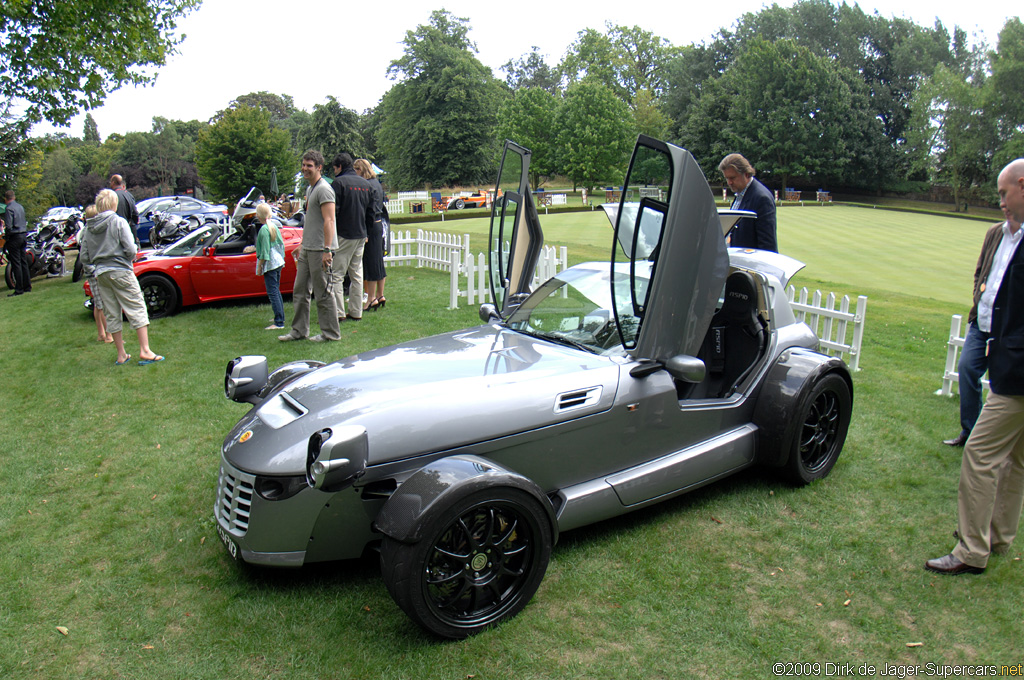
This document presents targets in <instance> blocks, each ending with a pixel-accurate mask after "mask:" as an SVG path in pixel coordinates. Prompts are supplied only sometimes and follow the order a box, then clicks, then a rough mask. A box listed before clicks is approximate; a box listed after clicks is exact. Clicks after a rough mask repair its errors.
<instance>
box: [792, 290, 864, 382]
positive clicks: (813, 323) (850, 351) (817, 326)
mask: <svg viewBox="0 0 1024 680" xmlns="http://www.w3.org/2000/svg"><path fill="white" fill-rule="evenodd" d="M786 296H787V297H788V298H789V303H790V306H791V307H792V308H793V311H794V312H795V313H796V318H797V320H798V321H803V322H804V323H806V324H807V325H808V326H810V328H811V330H812V331H814V334H815V335H817V336H818V344H819V347H820V349H821V350H822V351H823V352H825V353H826V354H829V355H831V356H840V357H842V355H843V354H846V355H848V356H849V359H846V358H845V357H843V359H844V361H846V363H847V364H848V365H849V366H850V369H851V370H854V371H859V370H860V351H861V347H862V346H863V343H864V316H865V314H866V313H867V306H868V298H867V296H864V295H859V296H857V310H856V311H855V312H854V313H852V314H851V313H850V297H849V296H848V295H844V296H843V299H842V300H840V301H839V307H838V309H837V308H836V294H835V293H829V294H828V296H827V297H826V298H825V302H824V304H822V301H821V291H820V290H816V291H814V295H813V297H812V298H811V301H810V302H808V301H807V299H808V296H809V293H808V291H807V289H806V288H801V289H800V296H799V298H797V296H796V289H795V288H794V287H793V286H790V287H789V288H787V289H786ZM851 327H852V329H853V334H852V338H851V340H850V342H849V343H847V341H846V337H847V334H848V333H849V331H850V328H851Z"/></svg>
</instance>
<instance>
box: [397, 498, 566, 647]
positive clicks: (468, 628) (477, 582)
mask: <svg viewBox="0 0 1024 680" xmlns="http://www.w3.org/2000/svg"><path fill="white" fill-rule="evenodd" d="M425 529H426V530H425V531H424V532H423V536H424V538H423V540H421V541H419V542H418V543H413V544H405V543H400V542H398V541H395V540H392V539H385V540H384V543H383V545H382V547H381V567H382V571H383V573H384V580H385V583H386V584H387V586H388V590H389V592H390V593H391V596H392V597H393V598H394V599H395V602H397V603H398V605H399V606H400V607H401V608H402V609H403V610H404V611H405V612H406V613H407V614H408V615H409V616H410V617H411V618H412V619H413V620H414V621H416V622H417V623H419V624H420V625H421V626H423V627H424V628H426V629H427V630H429V631H431V632H433V633H435V634H437V635H441V636H443V637H449V638H463V637H466V636H468V635H472V634H473V633H476V632H479V631H480V630H482V629H483V628H486V627H487V626H490V625H492V624H494V623H497V622H498V621H501V620H503V619H507V618H511V617H512V616H515V615H516V614H517V613H519V611H521V610H522V609H523V607H525V606H526V604H527V603H528V602H529V601H530V598H531V597H533V594H534V593H535V592H536V591H537V588H538V587H539V586H540V582H541V579H542V578H543V577H544V572H545V571H546V570H547V565H548V560H549V558H550V556H551V544H552V532H551V527H550V526H549V523H548V519H547V516H546V514H545V512H544V509H543V508H542V507H541V506H540V503H539V502H538V501H537V500H536V499H535V498H533V497H532V496H530V495H529V494H527V493H525V492H522V491H519V490H517V489H506V488H502V489H486V490H483V491H478V492H476V493H474V494H471V495H470V496H468V497H467V498H465V499H463V500H462V501H460V502H458V503H456V504H454V505H453V507H452V508H450V509H449V510H448V511H446V512H444V513H442V514H441V515H440V516H439V517H438V518H437V519H436V520H435V521H433V522H431V525H430V526H429V527H425Z"/></svg>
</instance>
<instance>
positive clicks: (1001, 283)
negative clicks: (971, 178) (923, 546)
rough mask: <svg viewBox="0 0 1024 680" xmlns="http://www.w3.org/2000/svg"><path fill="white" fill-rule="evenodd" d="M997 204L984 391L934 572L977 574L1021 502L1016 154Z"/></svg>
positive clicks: (982, 307) (1022, 263)
mask: <svg viewBox="0 0 1024 680" xmlns="http://www.w3.org/2000/svg"><path fill="white" fill-rule="evenodd" d="M996 187H997V188H998V189H999V206H1000V207H1001V208H1002V209H1003V210H1004V211H1005V212H1006V213H1008V214H1009V216H1010V217H1012V218H1013V220H1012V221H1011V220H1009V219H1007V221H1006V225H1005V227H1004V230H1005V231H1004V233H1003V238H1002V241H1001V242H1000V243H999V247H998V248H997V249H996V252H995V254H994V255H993V258H992V268H991V271H990V273H989V275H988V280H987V281H986V283H985V291H984V292H983V293H982V296H981V300H980V301H979V303H978V313H979V315H981V314H985V313H986V307H991V314H992V331H991V333H990V336H989V341H988V376H989V385H990V387H991V392H990V394H989V396H988V400H987V401H986V402H985V406H984V407H983V408H982V410H981V416H980V417H979V418H978V422H977V423H976V424H975V426H974V430H973V431H972V432H971V436H970V437H969V438H968V440H967V446H966V447H965V448H964V458H963V462H962V463H961V464H960V486H959V489H958V491H957V516H958V520H957V531H956V537H957V544H956V546H955V547H954V548H953V551H952V552H951V553H950V554H948V555H945V556H943V557H937V558H935V559H931V560H928V561H927V562H925V565H924V566H925V569H928V570H930V571H935V572H938V573H940V574H980V573H981V572H983V571H985V567H986V566H987V565H988V559H989V556H990V555H991V554H992V553H997V554H1000V553H1004V552H1006V551H1007V550H1009V549H1010V545H1011V544H1012V543H1013V539H1014V537H1015V536H1016V535H1017V527H1018V525H1019V523H1020V514H1021V505H1022V504H1024V252H1022V249H1021V248H1020V247H1019V246H1020V242H1021V240H1022V235H1024V231H1022V230H1021V229H1020V223H1021V222H1022V221H1024V158H1018V159H1017V160H1015V161H1013V162H1011V163H1010V164H1009V165H1007V166H1006V167H1005V168H1003V171H1002V172H1000V173H999V179H998V181H997V183H996Z"/></svg>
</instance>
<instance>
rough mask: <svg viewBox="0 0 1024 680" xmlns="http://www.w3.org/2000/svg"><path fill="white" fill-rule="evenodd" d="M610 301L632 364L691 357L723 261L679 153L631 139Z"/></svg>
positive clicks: (706, 203) (701, 193)
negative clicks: (632, 361) (632, 360)
mask: <svg viewBox="0 0 1024 680" xmlns="http://www.w3.org/2000/svg"><path fill="white" fill-rule="evenodd" d="M611 267H612V270H611V280H612V284H611V285H612V302H613V306H614V313H615V320H616V324H617V325H618V328H619V334H620V337H621V340H622V344H623V347H625V349H626V350H627V351H629V353H630V354H631V355H633V356H634V357H635V358H637V359H653V360H657V361H661V362H665V361H667V360H668V359H670V358H672V357H674V356H677V355H680V354H688V355H692V356H696V354H697V352H698V350H699V348H700V346H701V343H702V342H703V340H704V335H705V333H706V332H707V329H708V326H709V324H710V322H711V317H712V316H713V314H714V312H715V307H716V305H717V303H718V298H719V296H720V295H721V293H722V288H723V285H724V283H725V277H726V274H727V273H728V268H729V258H728V254H727V252H726V245H725V239H724V238H723V237H722V226H721V221H720V220H719V217H718V210H717V208H716V206H715V201H714V196H713V195H712V193H711V187H709V186H708V182H707V179H706V178H705V177H704V173H703V172H701V169H700V167H699V166H698V165H697V162H696V161H695V160H694V158H693V156H691V155H690V153H689V152H688V151H686V150H684V149H681V148H679V147H677V146H673V145H671V144H666V143H665V142H661V141H658V140H656V139H652V138H650V137H647V136H645V135H640V136H639V137H638V138H637V142H636V147H635V148H634V150H633V157H632V159H630V164H629V171H628V174H627V175H626V182H625V184H624V185H623V187H622V196H621V199H620V202H619V208H618V212H617V215H616V216H615V240H614V243H613V246H612V263H611Z"/></svg>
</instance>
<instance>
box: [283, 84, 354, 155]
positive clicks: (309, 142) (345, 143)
mask: <svg viewBox="0 0 1024 680" xmlns="http://www.w3.org/2000/svg"><path fill="white" fill-rule="evenodd" d="M299 141H300V146H301V147H302V149H303V151H305V149H318V150H320V152H321V153H323V155H324V158H325V159H327V162H328V164H329V163H330V162H331V160H332V159H333V158H334V156H335V155H336V154H338V153H341V152H342V151H345V152H347V153H349V154H351V155H352V158H361V157H364V156H366V155H367V154H366V143H365V142H364V141H363V135H362V132H361V131H360V124H359V114H358V113H356V112H355V111H353V110H352V109H349V108H346V107H344V106H342V105H341V104H340V103H338V100H337V99H335V98H334V97H332V96H330V95H328V97H327V101H326V102H324V103H323V104H316V105H314V106H313V113H312V115H310V117H309V122H308V123H307V124H306V125H305V126H304V127H303V128H302V132H301V133H300V134H299Z"/></svg>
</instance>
